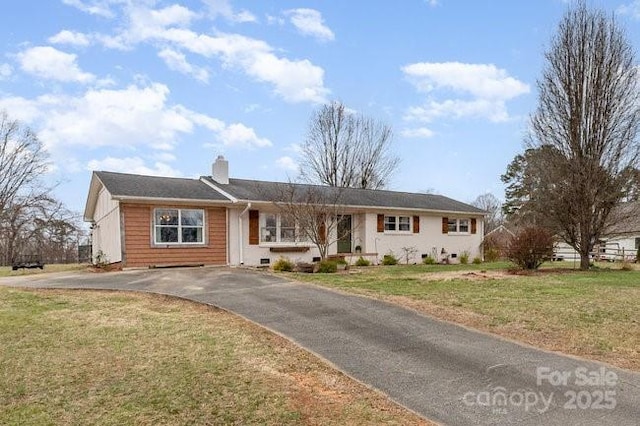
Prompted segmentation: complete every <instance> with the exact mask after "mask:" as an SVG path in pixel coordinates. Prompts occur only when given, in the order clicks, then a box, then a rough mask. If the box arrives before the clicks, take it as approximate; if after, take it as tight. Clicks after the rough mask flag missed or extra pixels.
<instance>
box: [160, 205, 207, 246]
mask: <svg viewBox="0 0 640 426" xmlns="http://www.w3.org/2000/svg"><path fill="white" fill-rule="evenodd" d="M153 228H154V233H153V235H154V237H153V240H154V242H155V243H156V244H202V243H204V210H195V209H155V212H154V218H153Z"/></svg>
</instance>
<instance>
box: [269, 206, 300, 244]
mask: <svg viewBox="0 0 640 426" xmlns="http://www.w3.org/2000/svg"><path fill="white" fill-rule="evenodd" d="M260 223H261V225H260V241H261V242H263V243H295V242H300V241H306V239H305V237H304V235H302V232H300V230H299V229H298V227H297V226H296V223H295V221H294V220H293V218H291V217H288V216H286V215H280V214H276V213H261V214H260Z"/></svg>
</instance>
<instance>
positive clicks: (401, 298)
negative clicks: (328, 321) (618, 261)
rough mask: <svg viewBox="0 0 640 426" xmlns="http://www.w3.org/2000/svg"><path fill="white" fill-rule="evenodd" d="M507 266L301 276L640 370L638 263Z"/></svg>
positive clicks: (367, 270) (424, 267)
mask: <svg viewBox="0 0 640 426" xmlns="http://www.w3.org/2000/svg"><path fill="white" fill-rule="evenodd" d="M558 263H562V262H558ZM607 266H611V267H616V265H607ZM552 267H554V268H556V263H554V264H552ZM618 267H619V265H618ZM502 268H504V265H503V264H484V265H455V266H454V265H449V266H447V265H432V266H428V265H416V266H403V267H398V266H391V267H376V268H362V269H360V270H358V271H357V272H356V273H351V274H334V275H317V274H297V275H295V278H296V279H300V280H305V281H311V282H314V283H316V284H320V285H325V286H329V287H334V288H338V289H341V290H344V291H349V292H355V293H361V294H367V295H372V296H375V297H379V298H384V299H388V300H391V301H394V302H396V303H401V304H405V305H407V306H410V307H412V308H415V309H419V310H421V311H423V312H426V313H429V314H431V315H435V316H438V317H440V318H443V319H447V320H451V321H455V322H459V323H462V324H465V325H469V326H472V327H477V328H480V329H483V330H487V331H491V332H494V333H498V334H501V335H504V336H507V337H510V338H514V339H518V340H521V341H524V342H526V343H529V344H533V345H537V346H540V347H544V348H547V349H552V350H560V351H564V352H567V353H572V354H576V355H581V356H586V357H591V358H594V359H598V360H602V361H606V362H610V363H612V364H615V365H619V366H621V367H626V368H632V369H636V370H640V352H639V351H640V311H639V310H638V306H640V271H621V270H615V269H600V270H595V271H588V272H582V271H571V270H567V269H553V270H544V269H543V270H542V271H540V272H537V273H535V274H532V275H527V276H519V275H518V276H516V275H509V274H507V273H506V271H505V270H503V269H502ZM465 271H466V272H465ZM481 271H486V273H482V272H481ZM465 274H466V275H465Z"/></svg>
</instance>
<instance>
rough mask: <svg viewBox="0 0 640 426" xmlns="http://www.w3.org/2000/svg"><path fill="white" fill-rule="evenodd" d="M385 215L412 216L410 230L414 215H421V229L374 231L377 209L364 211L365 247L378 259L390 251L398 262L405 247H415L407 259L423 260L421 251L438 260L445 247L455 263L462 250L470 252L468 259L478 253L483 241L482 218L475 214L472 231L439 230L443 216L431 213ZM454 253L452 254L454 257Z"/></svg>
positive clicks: (440, 258) (471, 258)
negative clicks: (458, 233)
mask: <svg viewBox="0 0 640 426" xmlns="http://www.w3.org/2000/svg"><path fill="white" fill-rule="evenodd" d="M384 214H386V215H399V216H400V215H404V216H408V215H410V216H411V222H412V227H411V229H412V230H413V216H419V217H420V232H419V233H416V234H414V233H413V232H411V233H405V232H402V233H401V232H378V231H377V223H378V222H377V219H378V214H377V213H367V214H366V229H365V233H364V234H365V237H366V247H367V251H370V252H377V253H378V258H379V259H380V260H381V259H382V257H383V256H384V255H385V254H393V255H394V256H395V257H396V258H397V259H398V260H399V261H400V262H401V263H404V262H405V259H404V257H403V254H404V253H405V251H404V250H403V247H405V248H415V249H416V250H417V252H416V254H415V255H414V256H413V257H412V258H410V259H409V263H420V262H422V255H431V256H434V257H435V259H436V260H437V261H441V260H442V258H443V256H442V255H441V252H442V249H445V251H446V252H447V254H448V255H449V259H450V261H451V262H452V263H457V262H458V261H459V258H460V254H461V253H462V252H465V251H466V252H468V253H469V262H471V261H472V260H473V258H474V257H481V256H482V253H481V251H480V244H481V243H482V234H483V232H482V229H483V228H482V226H483V222H482V218H476V226H477V229H476V233H475V234H471V233H468V234H460V235H453V234H443V233H442V217H443V216H434V215H425V214H424V213H421V214H410V213H407V212H385V213H384ZM447 217H450V218H455V217H459V218H469V216H465V215H459V216H454V215H447ZM453 255H455V257H453Z"/></svg>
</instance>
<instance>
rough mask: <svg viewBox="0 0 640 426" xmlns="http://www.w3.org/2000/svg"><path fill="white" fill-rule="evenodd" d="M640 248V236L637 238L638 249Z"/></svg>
mask: <svg viewBox="0 0 640 426" xmlns="http://www.w3.org/2000/svg"><path fill="white" fill-rule="evenodd" d="M639 248H640V238H636V250H638V249H639Z"/></svg>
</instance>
